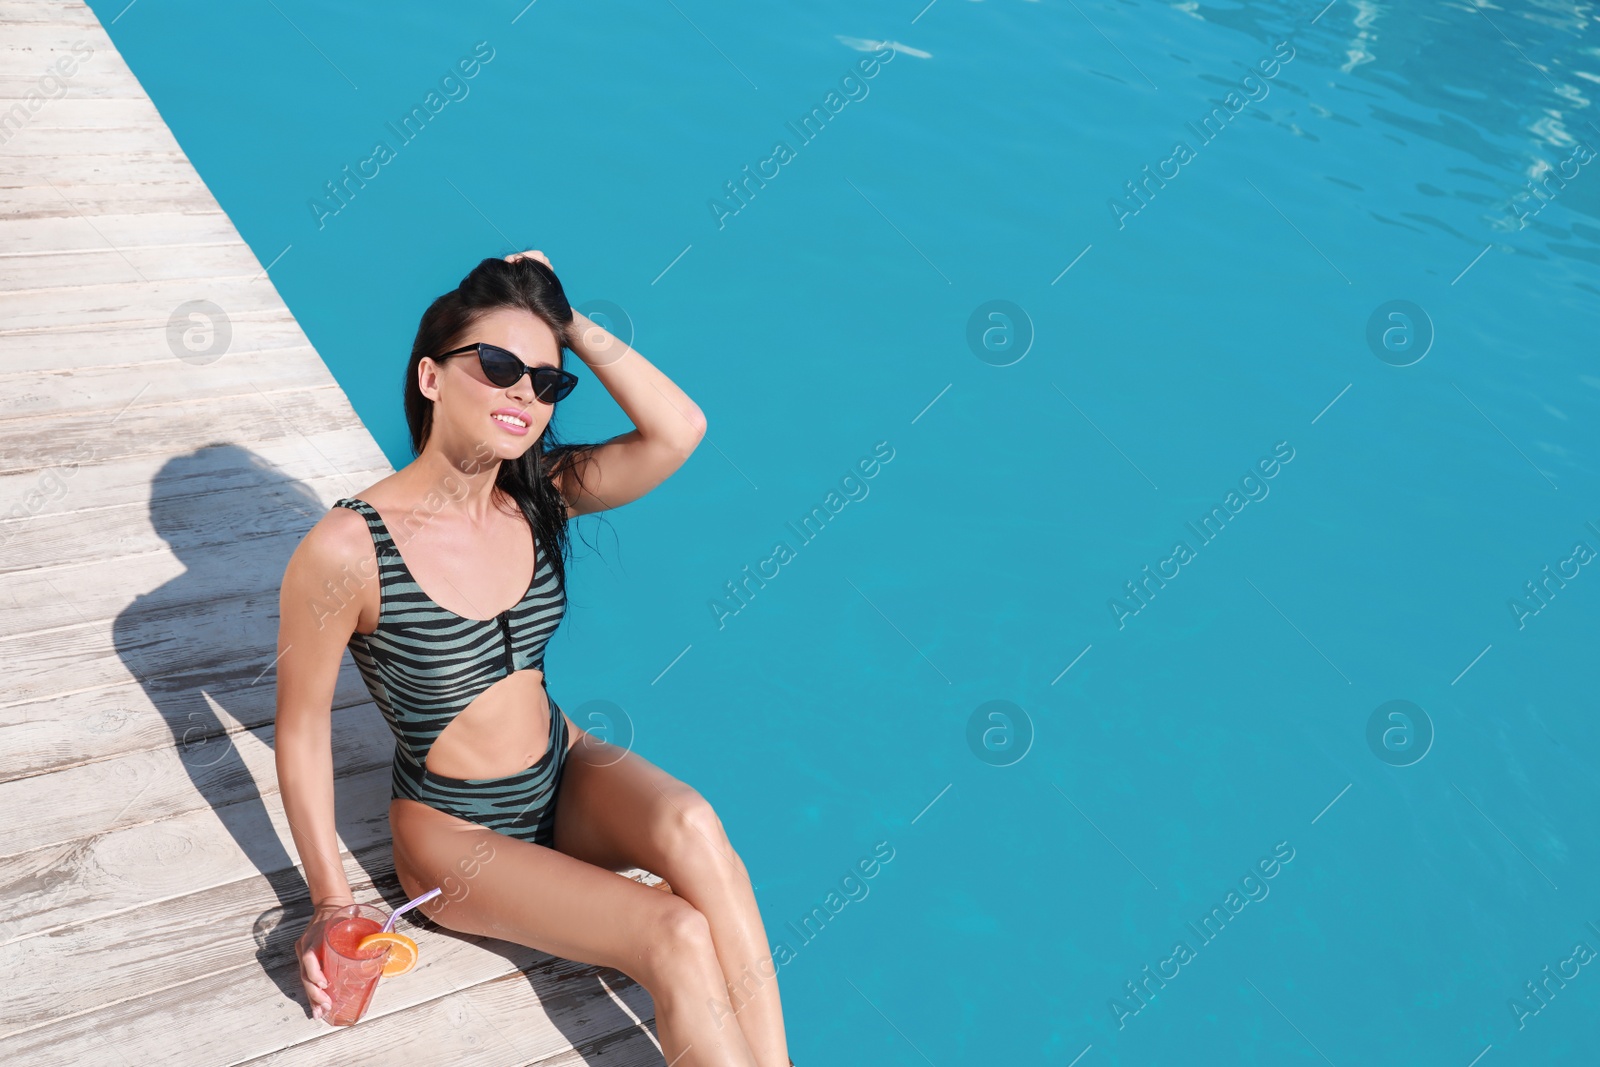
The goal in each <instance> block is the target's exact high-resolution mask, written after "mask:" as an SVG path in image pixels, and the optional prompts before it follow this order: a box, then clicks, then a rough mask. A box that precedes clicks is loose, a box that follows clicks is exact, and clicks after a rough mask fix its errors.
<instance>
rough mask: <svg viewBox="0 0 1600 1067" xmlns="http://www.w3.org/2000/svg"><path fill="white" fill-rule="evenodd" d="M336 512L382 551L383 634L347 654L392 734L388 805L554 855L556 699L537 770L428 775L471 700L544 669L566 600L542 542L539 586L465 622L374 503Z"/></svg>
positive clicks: (360, 641) (561, 739)
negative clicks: (411, 807) (428, 812)
mask: <svg viewBox="0 0 1600 1067" xmlns="http://www.w3.org/2000/svg"><path fill="white" fill-rule="evenodd" d="M333 506H334V507H344V508H349V509H351V510H352V511H356V512H359V513H360V514H361V515H362V516H363V517H365V518H366V520H367V529H368V530H369V531H371V533H372V541H373V546H374V548H375V549H376V552H377V561H378V591H379V611H378V626H377V629H375V630H374V631H373V632H372V633H368V634H364V633H361V632H360V631H355V632H353V633H352V634H351V635H350V642H349V648H350V655H351V658H352V659H354V660H355V662H356V667H357V668H358V669H359V670H360V672H361V677H362V680H363V681H365V682H366V685H367V691H368V692H369V693H371V694H372V699H373V702H374V703H376V704H377V705H378V708H379V710H381V711H382V712H383V715H384V718H385V719H387V720H388V722H389V728H390V729H391V730H392V731H393V732H394V736H395V750H394V771H393V774H392V776H391V777H392V787H391V790H390V795H391V797H405V798H407V799H410V800H417V801H421V802H422V803H424V804H426V805H428V806H429V807H431V808H437V809H439V810H440V811H444V812H448V813H449V814H451V815H455V816H458V817H460V818H462V819H466V820H468V821H470V822H475V823H479V824H480V825H483V826H487V827H489V828H490V829H492V830H497V831H499V832H500V833H503V834H507V835H509V836H511V837H517V838H521V839H523V840H525V841H533V842H535V843H537V844H541V845H545V846H547V847H549V846H550V845H551V842H552V838H553V833H554V825H555V797H556V790H557V788H558V787H559V786H560V784H561V772H562V770H563V768H564V767H565V763H566V755H567V738H568V731H567V719H566V716H565V715H564V714H562V711H561V708H560V706H559V705H557V704H556V702H555V701H554V700H548V704H549V707H550V737H549V744H548V747H547V748H546V749H545V753H544V755H543V756H541V757H540V758H539V761H538V762H537V763H535V764H534V765H533V766H531V767H527V768H524V769H523V770H520V771H517V772H516V773H515V774H508V775H504V776H502V777H498V778H446V777H444V776H442V775H438V774H435V773H433V772H432V771H430V770H428V767H427V758H428V750H429V749H430V748H432V747H433V743H434V741H436V740H438V737H439V735H440V734H441V733H443V732H444V728H445V727H446V726H448V725H449V724H450V722H451V720H453V719H454V718H455V717H456V716H457V715H458V714H460V713H461V711H462V709H464V708H465V707H466V706H467V705H468V704H470V703H472V701H473V699H474V698H476V697H477V696H478V695H479V694H480V693H482V692H483V691H484V690H485V689H488V688H489V686H491V685H493V684H494V683H495V682H497V681H499V680H500V679H502V678H505V677H508V676H509V675H511V674H512V673H513V672H514V671H519V670H527V669H529V668H533V667H536V668H538V669H540V670H541V671H542V670H543V669H544V649H545V645H546V644H547V643H548V642H549V640H550V635H551V634H553V633H555V630H556V627H557V626H558V625H560V623H561V618H562V615H563V614H564V613H565V612H566V602H567V598H566V590H565V589H563V588H562V587H561V583H560V582H559V581H557V580H556V575H555V570H554V568H553V567H552V566H551V564H550V561H549V560H548V559H547V558H546V556H545V553H544V552H543V551H541V550H540V546H539V542H538V536H537V535H535V537H534V554H535V556H536V557H537V561H536V566H535V567H534V575H533V579H532V581H531V582H529V584H528V590H527V592H526V593H524V594H523V596H522V599H521V600H520V601H518V603H517V605H516V606H515V607H512V608H508V609H507V610H505V611H502V612H501V613H500V614H499V615H496V616H495V617H494V618H492V619H469V618H466V617H465V616H461V615H457V614H455V613H454V612H452V611H446V610H445V609H444V608H442V607H440V606H439V604H438V603H436V602H435V601H434V599H433V598H432V597H430V596H429V595H428V594H427V593H425V592H423V591H422V587H421V586H419V585H418V584H417V582H416V579H415V578H413V577H412V574H411V571H410V569H409V568H407V567H406V563H405V560H404V559H403V558H402V557H401V555H400V550H399V548H398V547H397V546H396V545H395V542H394V538H393V537H391V536H390V535H389V530H388V528H387V527H386V526H384V523H383V519H382V518H381V517H380V516H379V515H378V512H377V510H376V509H375V508H373V506H372V505H371V504H368V503H367V502H366V501H364V500H360V499H357V498H356V497H345V498H343V499H341V500H338V501H335V502H334V505H333ZM548 695H549V694H548V690H546V697H547V699H548Z"/></svg>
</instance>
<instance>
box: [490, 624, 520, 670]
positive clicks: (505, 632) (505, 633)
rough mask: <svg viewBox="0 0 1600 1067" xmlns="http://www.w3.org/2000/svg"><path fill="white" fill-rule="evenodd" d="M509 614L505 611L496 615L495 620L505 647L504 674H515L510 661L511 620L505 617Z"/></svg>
mask: <svg viewBox="0 0 1600 1067" xmlns="http://www.w3.org/2000/svg"><path fill="white" fill-rule="evenodd" d="M509 614H511V612H510V609H507V610H505V611H502V612H501V613H500V614H498V615H496V616H495V618H496V619H498V620H500V636H501V637H502V638H503V639H504V641H505V646H506V673H507V674H515V673H516V672H517V668H516V665H515V664H513V663H512V660H511V620H510V619H508V618H507V617H506V616H508V615H509Z"/></svg>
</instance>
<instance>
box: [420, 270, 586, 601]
mask: <svg viewBox="0 0 1600 1067" xmlns="http://www.w3.org/2000/svg"><path fill="white" fill-rule="evenodd" d="M497 308H515V309H520V310H523V311H527V312H530V313H532V314H533V315H535V316H537V317H538V318H539V319H540V320H541V321H543V322H544V323H545V324H546V325H548V326H549V327H550V329H551V331H552V332H554V334H555V335H556V342H557V345H558V346H559V347H558V350H557V353H556V359H557V361H558V365H560V366H563V367H564V365H565V363H566V356H565V354H564V353H565V352H566V350H567V349H569V348H571V347H572V346H571V343H570V342H571V339H572V338H571V329H572V306H571V305H570V304H568V303H567V294H566V293H565V291H563V290H562V288H561V282H560V280H559V279H557V278H556V275H555V271H553V270H551V269H550V268H549V267H547V266H545V265H544V264H543V263H540V262H539V261H538V260H536V259H532V258H523V259H519V260H517V261H515V262H512V263H507V262H506V261H505V260H504V259H502V258H500V257H498V256H491V257H489V258H488V259H484V260H481V261H480V262H479V263H478V265H477V266H476V267H473V268H472V271H471V272H470V273H469V274H468V275H467V276H466V277H465V278H462V279H461V284H460V285H457V286H456V287H455V288H454V289H452V290H450V291H449V292H448V293H445V294H444V295H443V296H440V297H439V298H437V299H436V300H434V302H433V303H432V304H429V305H428V310H427V311H425V312H423V313H422V322H421V323H420V324H419V325H418V326H417V336H416V340H414V341H413V342H412V344H411V358H410V359H409V360H408V361H407V362H406V381H405V411H406V426H407V427H408V428H409V430H410V431H411V452H412V454H413V455H421V454H422V449H423V446H424V445H425V444H426V443H427V440H428V432H429V430H430V429H431V428H432V425H433V404H434V401H432V400H430V399H428V398H427V397H426V396H424V395H423V394H422V387H421V386H420V385H419V384H418V383H417V366H418V365H419V364H420V363H421V362H422V357H424V356H430V357H436V356H438V355H440V354H441V353H444V352H448V351H449V350H450V349H452V348H457V347H460V346H461V345H463V344H471V343H472V339H471V338H470V337H469V336H468V335H469V334H470V333H471V332H472V330H473V328H474V327H476V326H477V324H478V322H479V320H480V319H481V318H482V317H483V316H484V315H485V314H486V313H488V312H490V311H493V310H495V309H497ZM555 426H556V424H555V413H554V412H553V411H552V412H551V416H550V422H549V423H548V424H547V425H546V426H545V428H544V432H543V433H541V434H540V435H539V439H538V441H536V442H534V445H533V447H532V448H530V449H528V450H527V451H526V452H524V453H523V454H522V455H521V456H520V457H518V458H517V459H510V460H504V461H502V462H501V464H500V471H499V473H498V474H497V475H496V477H495V487H496V488H497V489H499V490H501V491H502V492H503V493H505V494H506V495H507V496H509V497H510V498H511V499H512V500H514V501H516V503H517V506H518V507H519V508H521V509H522V514H523V515H524V516H525V517H526V518H527V520H528V525H529V526H530V527H532V529H533V532H534V534H535V535H536V536H537V537H538V539H539V546H540V550H541V551H543V552H545V553H546V554H547V555H548V556H549V559H550V564H551V566H552V567H553V568H554V569H555V573H556V577H557V579H558V580H559V581H560V582H561V585H562V588H563V589H564V588H566V559H567V557H568V556H569V554H570V545H569V540H568V536H567V510H566V502H565V501H563V500H562V499H561V494H560V493H559V492H557V491H556V487H555V483H554V481H552V480H551V474H552V472H553V471H555V470H557V469H559V465H560V464H564V463H569V462H571V461H572V460H573V458H575V457H576V456H577V455H578V454H579V453H583V452H592V451H593V450H594V449H595V448H596V447H598V446H597V445H594V444H583V445H573V444H563V443H561V441H560V440H559V439H558V438H557V436H556V428H555Z"/></svg>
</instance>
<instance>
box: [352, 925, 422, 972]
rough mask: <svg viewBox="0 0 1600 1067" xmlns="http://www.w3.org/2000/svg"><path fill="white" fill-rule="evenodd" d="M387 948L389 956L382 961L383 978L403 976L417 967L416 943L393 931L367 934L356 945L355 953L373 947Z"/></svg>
mask: <svg viewBox="0 0 1600 1067" xmlns="http://www.w3.org/2000/svg"><path fill="white" fill-rule="evenodd" d="M375 945H377V946H382V945H388V946H389V955H388V957H386V958H385V959H384V961H383V977H385V978H393V977H394V976H395V975H397V974H405V973H406V972H407V971H409V970H410V969H411V968H413V967H415V966H416V965H417V943H416V942H415V941H413V940H411V938H409V937H407V936H406V935H405V934H401V933H395V932H393V931H391V932H389V933H384V932H382V931H379V932H378V933H375V934H368V935H367V936H366V937H363V938H362V939H361V941H360V943H359V944H357V945H356V951H358V952H360V951H364V950H366V949H369V948H372V947H373V946H375Z"/></svg>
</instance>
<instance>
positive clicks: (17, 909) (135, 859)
mask: <svg viewBox="0 0 1600 1067" xmlns="http://www.w3.org/2000/svg"><path fill="white" fill-rule="evenodd" d="M335 768H336V769H335V773H336V775H337V784H336V787H335V793H336V800H335V809H334V810H335V816H336V818H337V821H338V828H339V837H340V840H341V841H342V843H343V848H344V849H345V850H351V849H370V848H373V847H376V846H379V845H388V844H389V842H390V838H389V789H390V769H389V768H388V767H384V768H382V769H381V770H370V771H362V772H359V773H356V774H345V773H342V769H341V767H340V764H339V763H338V762H337V761H336V762H335ZM140 784H141V785H143V784H144V783H140ZM125 800H126V802H127V804H128V811H127V812H125V813H124V815H123V816H120V817H119V822H129V821H133V820H135V819H137V817H138V816H139V815H140V813H142V812H144V811H146V810H147V809H146V807H145V798H144V797H142V796H141V795H140V793H139V786H133V787H132V788H131V789H130V790H129V791H128V793H127V795H126V797H125ZM299 862H300V857H299V853H298V852H296V850H295V847H294V838H293V836H292V835H291V834H290V833H289V823H288V819H287V818H286V817H285V815H284V813H283V799H282V797H281V796H279V795H278V794H277V793H269V794H267V795H266V796H262V797H259V798H256V797H252V798H251V799H249V800H245V801H240V802H238V803H235V804H227V805H223V806H222V807H219V808H215V809H212V808H204V809H201V810H197V811H189V812H185V813H184V814H182V815H175V816H172V817H170V818H166V819H161V820H159V821H156V822H142V823H135V824H134V825H125V826H124V827H123V828H122V829H119V830H112V831H109V832H108V833H103V834H97V835H95V836H93V837H87V838H82V839H80V840H78V841H74V842H71V843H69V844H61V845H52V846H50V847H48V848H41V849H35V850H33V851H31V852H24V853H21V854H20V855H16V856H7V857H5V858H3V859H0V895H3V896H4V899H5V901H6V912H5V916H4V918H3V920H0V944H6V943H9V942H11V941H15V940H17V939H19V938H31V937H33V936H34V935H37V934H43V933H45V932H47V931H51V930H54V929H56V928H57V927H61V926H68V925H71V924H74V923H80V922H88V921H98V920H101V919H104V918H106V917H109V916H111V915H115V914H117V913H119V912H126V911H130V910H135V909H140V908H144V907H148V906H150V905H152V904H154V903H156V902H157V901H162V900H169V899H171V898H173V897H181V896H184V895H186V894H191V893H198V892H201V891H202V890H206V889H212V888H215V887H217V886H221V885H226V884H228V883H230V882H236V881H239V880H240V879H245V878H252V877H257V876H260V875H263V874H265V875H267V876H269V877H271V876H273V875H276V874H277V873H278V872H284V871H289V870H290V868H291V867H294V866H295V865H297V864H299ZM279 881H280V882H281V881H282V880H281V879H280V880H279ZM160 936H164V935H160ZM157 940H159V936H158V938H157Z"/></svg>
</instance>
